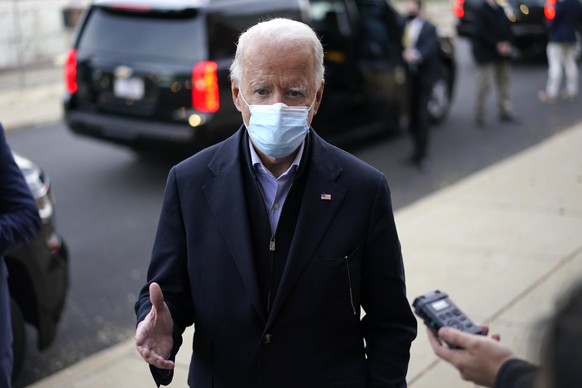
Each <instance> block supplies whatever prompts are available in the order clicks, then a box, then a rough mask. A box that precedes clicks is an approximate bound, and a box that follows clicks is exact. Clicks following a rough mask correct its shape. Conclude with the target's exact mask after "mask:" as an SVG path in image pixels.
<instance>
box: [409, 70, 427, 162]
mask: <svg viewBox="0 0 582 388" xmlns="http://www.w3.org/2000/svg"><path fill="white" fill-rule="evenodd" d="M411 82H412V95H411V99H410V104H411V106H410V108H411V109H410V113H411V115H410V122H409V128H408V129H409V132H410V136H411V138H412V142H413V154H412V157H413V158H414V159H415V160H417V161H420V160H422V159H424V158H425V157H426V152H427V147H428V131H429V123H428V101H429V100H430V94H431V88H430V86H427V85H425V84H424V83H423V82H421V80H420V79H419V77H418V76H413V77H411Z"/></svg>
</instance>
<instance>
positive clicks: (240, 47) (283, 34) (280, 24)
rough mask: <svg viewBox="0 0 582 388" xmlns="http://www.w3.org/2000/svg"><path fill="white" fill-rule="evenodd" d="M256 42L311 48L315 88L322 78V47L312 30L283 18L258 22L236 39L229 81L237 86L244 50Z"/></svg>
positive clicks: (302, 24)
mask: <svg viewBox="0 0 582 388" xmlns="http://www.w3.org/2000/svg"><path fill="white" fill-rule="evenodd" d="M257 41H263V42H270V43H275V44H279V43H284V42H299V43H305V44H307V45H309V46H311V48H312V50H313V56H314V62H315V77H316V87H318V86H319V84H320V83H321V81H322V80H323V76H324V71H325V70H324V66H323V47H322V45H321V42H320V40H319V38H318V37H317V35H316V34H315V32H314V31H313V29H312V28H311V27H309V26H308V25H307V24H304V23H301V22H298V21H295V20H291V19H284V18H276V19H271V20H268V21H265V22H260V23H258V24H255V25H254V26H252V27H250V28H249V29H248V30H246V31H245V32H243V33H242V35H241V36H240V37H239V39H238V43H237V47H236V54H235V56H234V61H233V62H232V65H231V66H230V79H231V80H233V81H234V82H235V83H236V84H237V85H240V83H241V81H242V74H243V66H244V62H245V55H246V50H247V47H248V46H249V45H253V44H256V43H257Z"/></svg>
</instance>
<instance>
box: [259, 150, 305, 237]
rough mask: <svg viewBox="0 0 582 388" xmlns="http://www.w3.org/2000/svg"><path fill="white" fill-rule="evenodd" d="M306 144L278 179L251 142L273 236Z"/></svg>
mask: <svg viewBox="0 0 582 388" xmlns="http://www.w3.org/2000/svg"><path fill="white" fill-rule="evenodd" d="M304 144H305V142H303V143H301V146H300V147H299V152H297V156H295V159H294V160H293V163H291V166H289V168H288V169H287V171H285V172H284V173H283V174H282V175H281V176H280V177H278V178H276V177H275V176H274V175H273V174H272V173H271V172H270V171H269V170H267V168H266V167H265V166H264V165H263V162H261V159H260V158H259V155H258V154H257V152H256V151H255V148H254V147H253V144H252V143H251V141H250V140H249V148H250V151H251V163H252V165H253V168H254V169H255V174H256V175H257V179H258V180H259V184H260V185H261V189H262V191H263V201H264V202H265V208H266V209H267V213H268V216H269V223H270V225H271V234H273V235H274V234H275V232H276V230H277V224H278V223H279V218H280V217H281V211H283V205H284V204H285V200H286V199H287V195H288V194H289V190H290V189H291V186H292V185H293V181H294V180H295V175H297V169H298V168H299V163H300V162H301V156H303V149H304Z"/></svg>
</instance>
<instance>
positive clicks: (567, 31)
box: [548, 0, 582, 43]
mask: <svg viewBox="0 0 582 388" xmlns="http://www.w3.org/2000/svg"><path fill="white" fill-rule="evenodd" d="M555 9H556V16H555V17H554V19H553V20H552V21H551V22H550V23H549V31H548V39H549V41H550V42H558V43H574V42H576V26H577V25H579V24H580V23H581V22H582V20H581V19H582V3H580V1H579V0H558V1H556V8H555Z"/></svg>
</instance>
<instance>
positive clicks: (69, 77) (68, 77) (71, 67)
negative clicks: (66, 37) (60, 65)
mask: <svg viewBox="0 0 582 388" xmlns="http://www.w3.org/2000/svg"><path fill="white" fill-rule="evenodd" d="M65 84H66V87H67V91H68V92H69V93H71V94H73V93H75V92H76V91H77V88H78V87H79V85H78V84H77V50H76V49H72V50H71V51H69V55H68V56H67V62H66V63H65Z"/></svg>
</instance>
